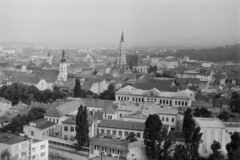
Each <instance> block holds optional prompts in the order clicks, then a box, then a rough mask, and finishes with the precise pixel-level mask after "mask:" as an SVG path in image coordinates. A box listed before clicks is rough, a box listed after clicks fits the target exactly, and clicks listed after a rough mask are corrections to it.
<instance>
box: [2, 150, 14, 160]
mask: <svg viewBox="0 0 240 160" xmlns="http://www.w3.org/2000/svg"><path fill="white" fill-rule="evenodd" d="M0 157H1V160H10V159H11V153H10V152H9V151H8V149H6V150H3V151H2V152H1V155H0Z"/></svg>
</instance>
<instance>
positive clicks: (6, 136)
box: [0, 133, 30, 145]
mask: <svg viewBox="0 0 240 160" xmlns="http://www.w3.org/2000/svg"><path fill="white" fill-rule="evenodd" d="M29 140H30V138H26V137H23V136H18V135H15V134H10V133H1V134H0V143H3V144H9V145H12V144H17V143H21V142H25V141H29Z"/></svg>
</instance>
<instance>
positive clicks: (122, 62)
mask: <svg viewBox="0 0 240 160" xmlns="http://www.w3.org/2000/svg"><path fill="white" fill-rule="evenodd" d="M126 65H127V61H126V54H125V50H124V35H123V32H122V36H121V40H120V43H119V53H118V57H117V59H116V66H117V67H119V68H121V69H126Z"/></svg>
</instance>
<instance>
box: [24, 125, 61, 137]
mask: <svg viewBox="0 0 240 160" xmlns="http://www.w3.org/2000/svg"><path fill="white" fill-rule="evenodd" d="M55 128H56V126H51V127H48V128H46V129H44V130H40V129H38V128H36V127H34V126H30V125H25V126H24V127H23V133H24V134H26V135H28V136H34V137H45V136H49V137H51V136H54V134H55Z"/></svg>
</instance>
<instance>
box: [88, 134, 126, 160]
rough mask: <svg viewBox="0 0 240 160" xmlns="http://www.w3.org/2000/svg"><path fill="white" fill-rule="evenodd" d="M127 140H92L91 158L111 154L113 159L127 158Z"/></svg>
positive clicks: (90, 143) (90, 146)
mask: <svg viewBox="0 0 240 160" xmlns="http://www.w3.org/2000/svg"><path fill="white" fill-rule="evenodd" d="M128 144H129V141H127V140H120V139H109V138H91V139H90V142H89V158H91V157H96V156H101V155H103V156H104V155H108V154H111V155H112V156H113V157H120V156H121V157H126V156H127V153H128Z"/></svg>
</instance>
